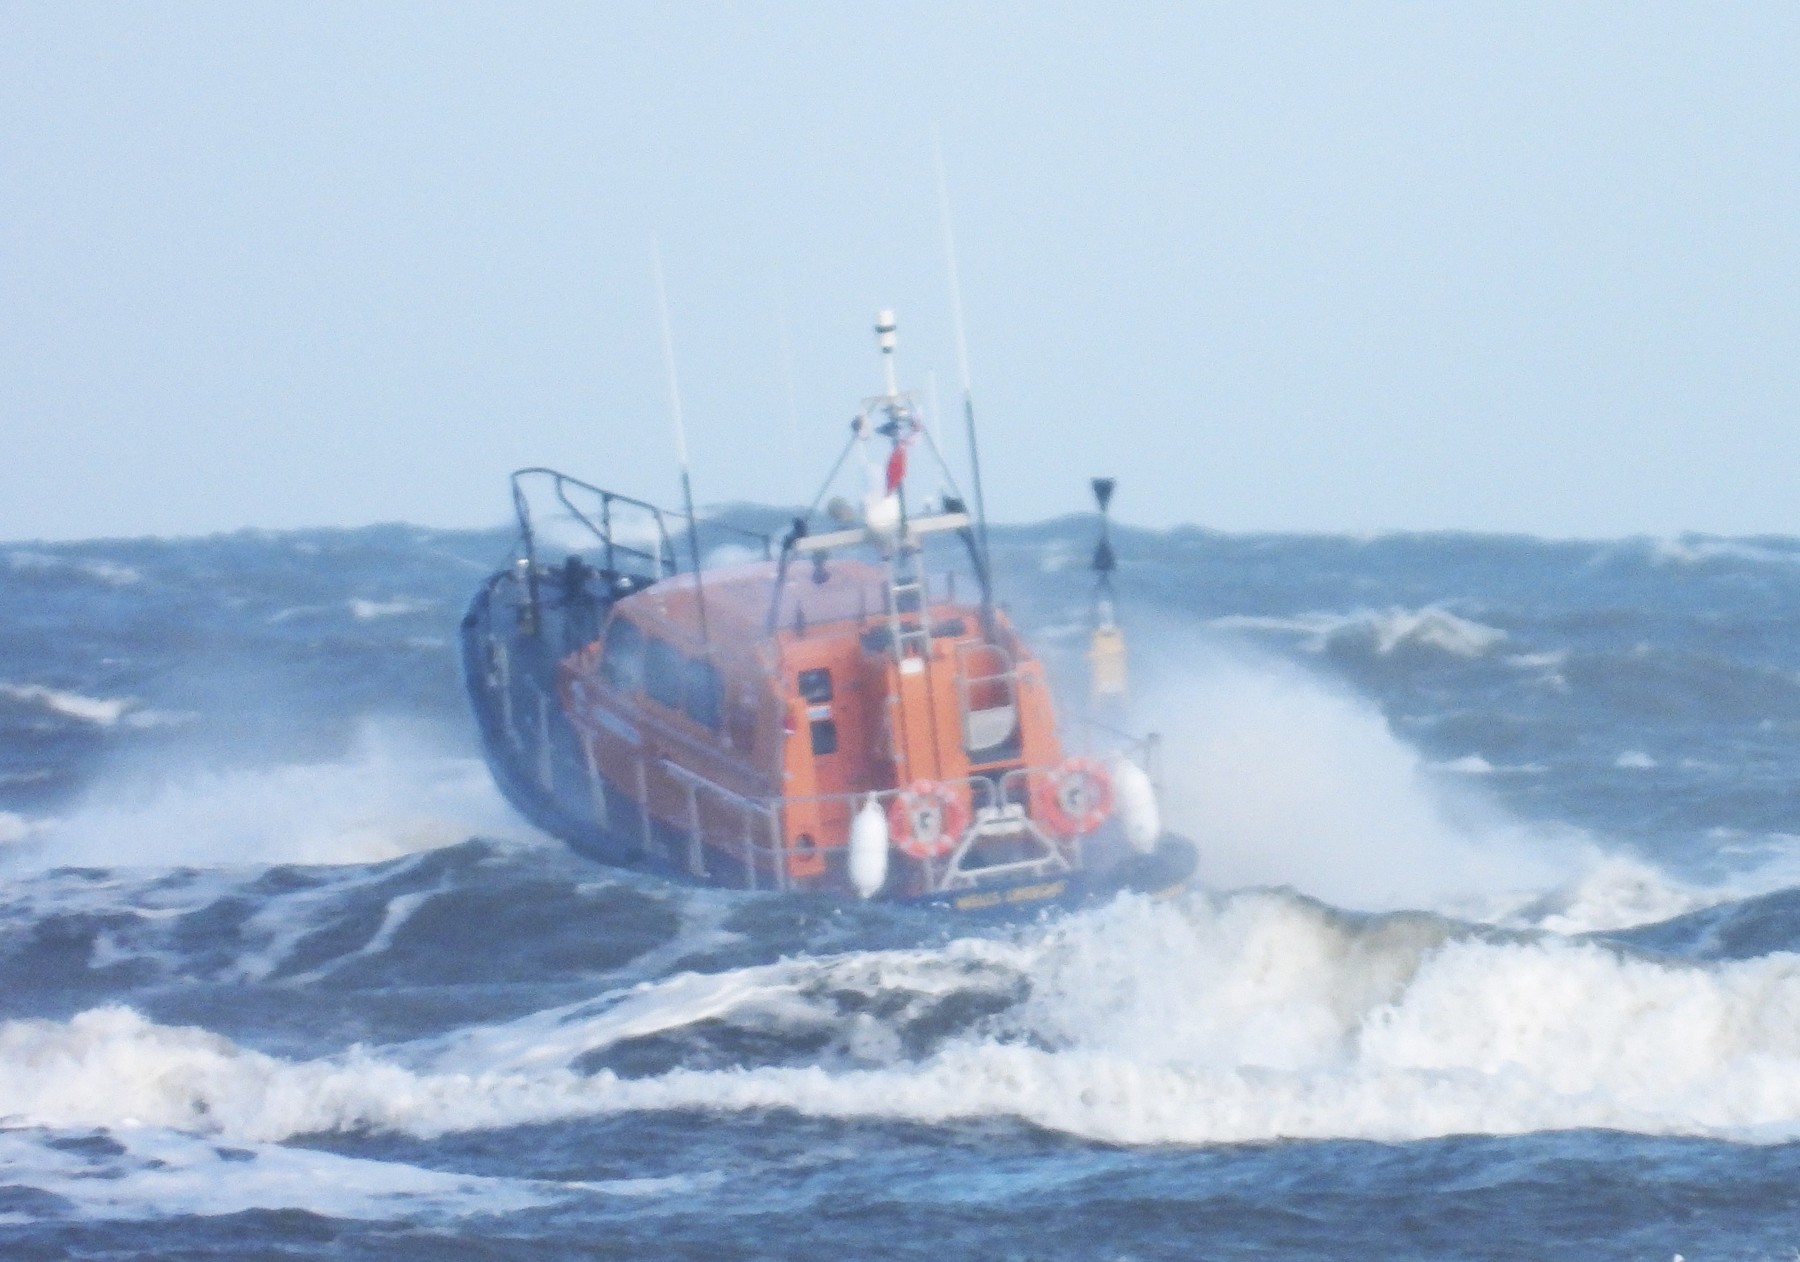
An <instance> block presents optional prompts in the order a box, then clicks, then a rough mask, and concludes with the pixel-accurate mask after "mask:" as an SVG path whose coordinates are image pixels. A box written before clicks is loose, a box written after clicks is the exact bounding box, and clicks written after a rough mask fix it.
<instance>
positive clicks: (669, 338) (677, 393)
mask: <svg viewBox="0 0 1800 1262" xmlns="http://www.w3.org/2000/svg"><path fill="white" fill-rule="evenodd" d="M650 268H651V270H652V271H653V272H655V274H656V307H657V311H658V313H659V314H660V315H661V316H662V349H663V371H664V373H665V375H666V377H667V385H668V391H669V422H670V424H671V425H673V426H674V429H675V460H676V463H678V464H679V465H680V466H681V507H682V511H683V512H685V513H686V514H687V521H688V555H689V556H690V557H691V558H692V559H693V563H694V597H695V599H696V600H697V601H698V602H699V605H700V639H701V640H702V642H704V643H706V644H708V645H710V644H711V643H712V637H711V636H710V635H709V634H708V633H707V630H706V588H705V587H704V586H702V584H701V579H700V521H699V519H698V518H697V517H695V516H694V485H693V481H692V480H691V479H690V478H689V477H688V449H687V426H686V424H684V423H683V421H682V419H681V382H680V380H679V379H678V378H677V377H676V375H675V335H674V333H673V332H672V331H671V330H670V328H669V290H668V286H666V285H665V284H663V265H662V247H661V246H660V245H659V244H658V243H657V240H656V234H655V233H654V232H653V233H651V234H650Z"/></svg>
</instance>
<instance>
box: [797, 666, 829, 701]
mask: <svg viewBox="0 0 1800 1262" xmlns="http://www.w3.org/2000/svg"><path fill="white" fill-rule="evenodd" d="M800 696H801V698H802V699H803V700H805V701H808V702H810V703H811V704H813V705H824V704H825V703H826V702H827V701H830V700H831V672H830V671H829V670H827V669H826V668H825V667H823V666H821V667H819V668H818V669H817V670H803V671H801V672H800Z"/></svg>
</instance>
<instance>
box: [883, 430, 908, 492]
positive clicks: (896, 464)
mask: <svg viewBox="0 0 1800 1262" xmlns="http://www.w3.org/2000/svg"><path fill="white" fill-rule="evenodd" d="M905 478H906V444H905V443H895V444H894V450H893V452H892V453H891V454H890V455H889V456H888V462H887V493H888V494H889V495H892V494H893V493H894V492H895V491H897V490H899V489H900V483H901V482H902V481H903V480H904V479H905Z"/></svg>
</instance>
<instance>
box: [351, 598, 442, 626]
mask: <svg viewBox="0 0 1800 1262" xmlns="http://www.w3.org/2000/svg"><path fill="white" fill-rule="evenodd" d="M348 608H349V610H350V616H351V617H353V618H355V619H357V620H358V621H359V622H368V621H371V620H373V619H375V618H404V617H408V616H410V615H412V614H420V613H430V612H431V611H432V610H433V609H435V608H437V606H436V605H435V604H434V603H432V602H431V601H429V600H416V599H414V598H413V597H410V596H395V597H393V598H392V599H391V600H365V599H363V598H362V597H357V598H355V599H353V600H351V601H350V602H349V604H348Z"/></svg>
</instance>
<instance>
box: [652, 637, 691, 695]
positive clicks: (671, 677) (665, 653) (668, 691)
mask: <svg viewBox="0 0 1800 1262" xmlns="http://www.w3.org/2000/svg"><path fill="white" fill-rule="evenodd" d="M684 665H685V659H683V658H682V656H681V654H680V653H677V652H676V651H675V648H674V646H673V645H671V644H670V643H669V642H668V641H667V640H659V639H657V638H655V637H654V636H652V637H651V639H650V643H649V644H648V645H647V646H646V647H645V650H644V691H645V692H647V693H649V694H650V699H651V700H652V701H654V702H656V703H657V704H658V705H666V706H668V707H669V708H670V709H671V710H679V709H681V695H682V693H683V692H684V691H685V687H684V685H685V683H686V680H685V679H684V676H685V675H686V673H687V672H686V671H685V670H684V669H683V667H684Z"/></svg>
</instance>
